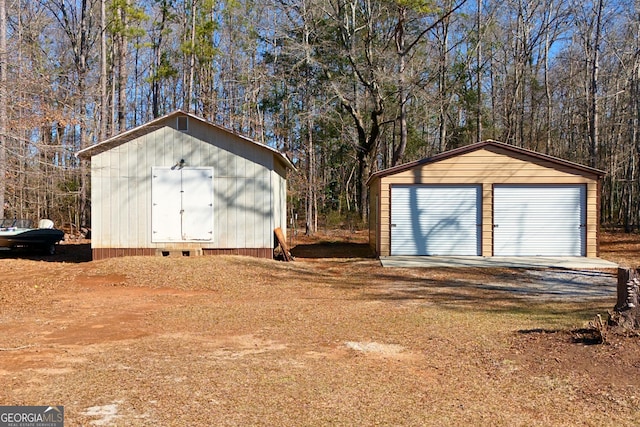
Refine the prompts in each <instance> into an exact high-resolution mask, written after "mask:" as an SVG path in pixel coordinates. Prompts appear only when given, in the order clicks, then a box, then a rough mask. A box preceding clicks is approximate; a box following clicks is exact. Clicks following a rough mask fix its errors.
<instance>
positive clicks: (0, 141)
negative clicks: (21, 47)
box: [0, 0, 8, 218]
mask: <svg viewBox="0 0 640 427" xmlns="http://www.w3.org/2000/svg"><path fill="white" fill-rule="evenodd" d="M7 121H8V120H7V11H6V2H5V0H0V218H4V196H5V191H6V182H7V181H6V179H5V175H6V171H7V148H6V144H7V139H8V138H7Z"/></svg>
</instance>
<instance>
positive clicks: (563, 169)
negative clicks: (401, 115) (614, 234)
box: [370, 143, 599, 257]
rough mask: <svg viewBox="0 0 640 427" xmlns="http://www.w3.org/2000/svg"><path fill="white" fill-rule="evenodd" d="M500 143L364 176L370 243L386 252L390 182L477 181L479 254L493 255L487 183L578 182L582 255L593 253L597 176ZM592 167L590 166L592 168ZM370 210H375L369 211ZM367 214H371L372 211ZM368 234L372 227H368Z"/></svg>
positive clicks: (595, 248) (490, 195) (490, 198)
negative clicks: (582, 198) (582, 189)
mask: <svg viewBox="0 0 640 427" xmlns="http://www.w3.org/2000/svg"><path fill="white" fill-rule="evenodd" d="M503 145H505V144H502V143H496V144H487V145H485V146H483V148H480V149H477V150H472V151H468V152H463V153H461V154H459V155H455V156H452V157H445V158H443V159H442V160H437V161H435V162H425V163H423V164H417V165H416V166H414V167H410V168H407V169H401V168H400V170H399V171H398V172H397V173H390V174H388V175H385V174H384V173H382V174H381V175H379V176H374V177H373V178H372V180H371V181H370V188H371V196H372V197H371V210H370V212H371V213H372V214H375V215H376V216H377V221H376V223H377V224H375V225H374V224H373V223H372V224H371V225H372V229H373V230H374V232H375V236H373V241H372V242H371V245H372V247H374V248H375V249H376V252H377V253H378V255H380V256H388V255H390V247H391V243H390V236H391V228H390V218H391V207H390V194H391V193H390V191H391V187H392V186H393V185H394V184H405V185H406V184H481V185H482V243H481V244H482V255H483V256H492V255H493V186H494V185H496V184H543V185H551V184H583V185H585V186H586V188H587V192H586V218H587V229H586V256H587V257H596V256H597V255H598V229H599V227H598V218H599V210H598V206H599V205H598V203H599V200H598V182H599V176H598V175H597V174H596V173H592V172H590V171H589V170H588V168H584V169H585V170H582V169H576V168H574V167H572V166H571V164H569V163H568V162H567V164H564V163H562V162H561V161H553V159H552V158H551V159H549V160H546V159H545V158H544V156H541V157H542V158H541V157H538V156H531V155H528V154H527V153H522V152H520V151H518V150H516V151H513V150H512V149H509V148H507V147H503ZM594 171H595V170H594ZM374 211H375V212H374ZM372 216H373V215H372ZM372 234H373V233H372Z"/></svg>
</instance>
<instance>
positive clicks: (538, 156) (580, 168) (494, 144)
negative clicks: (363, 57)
mask: <svg viewBox="0 0 640 427" xmlns="http://www.w3.org/2000/svg"><path fill="white" fill-rule="evenodd" d="M486 148H489V149H491V148H499V149H503V150H506V151H510V152H512V153H514V154H519V155H524V156H528V157H531V158H532V160H541V161H546V162H550V163H553V164H556V165H558V166H563V167H568V168H572V169H575V170H576V171H577V172H582V173H587V174H592V175H596V176H598V177H602V176H604V175H606V172H604V171H602V170H599V169H595V168H592V167H589V166H584V165H581V164H579V163H574V162H570V161H568V160H563V159H560V158H558V157H553V156H550V155H548V154H542V153H538V152H537V151H532V150H527V149H525V148H520V147H516V146H515V145H511V144H506V143H504V142H499V141H494V140H491V139H488V140H486V141H481V142H476V143H475V144H470V145H466V146H464V147H459V148H455V149H453V150H449V151H444V152H442V153H440V154H436V155H435V156H432V157H427V158H424V159H421V160H416V161H414V162H410V163H405V164H402V165H398V166H394V167H391V168H388V169H384V170H381V171H378V172H376V173H374V174H373V175H371V177H370V178H369V181H368V182H367V184H370V183H371V181H372V180H374V179H376V178H383V177H385V176H389V175H394V174H396V173H400V172H404V171H407V170H410V169H413V168H415V167H418V166H424V165H428V164H430V163H435V162H439V161H441V160H445V159H449V158H451V157H455V156H459V155H462V154H466V153H471V152H473V151H477V150H481V149H486Z"/></svg>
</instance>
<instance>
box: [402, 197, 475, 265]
mask: <svg viewBox="0 0 640 427" xmlns="http://www.w3.org/2000/svg"><path fill="white" fill-rule="evenodd" d="M480 194H481V187H480V186H476V185H473V186H449V185H406V186H405V185H394V186H393V187H392V188H391V255H480V234H481V233H480V228H481V218H480V197H481V196H480Z"/></svg>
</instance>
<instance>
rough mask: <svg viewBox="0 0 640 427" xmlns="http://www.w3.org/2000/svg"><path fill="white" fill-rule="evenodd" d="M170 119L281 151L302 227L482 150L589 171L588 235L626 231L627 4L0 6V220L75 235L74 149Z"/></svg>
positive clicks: (62, 0) (86, 219) (634, 122)
mask: <svg viewBox="0 0 640 427" xmlns="http://www.w3.org/2000/svg"><path fill="white" fill-rule="evenodd" d="M176 109H182V110H184V111H188V112H192V113H194V114H196V115H198V116H200V117H203V118H205V119H207V120H210V121H212V122H213V123H216V124H219V125H222V126H225V127H227V128H229V129H231V130H233V131H235V132H239V133H241V134H244V135H247V136H249V137H251V138H253V139H255V140H256V141H259V142H261V143H264V144H268V145H270V146H272V147H274V148H276V149H278V150H281V151H282V152H284V153H286V155H287V156H288V157H289V158H290V159H291V160H292V162H293V163H294V164H295V165H296V167H297V171H296V172H295V173H294V174H293V175H292V176H290V179H289V197H290V200H289V206H290V210H291V214H292V215H291V216H293V213H294V212H295V213H296V214H297V216H298V218H299V220H300V221H301V223H302V224H306V229H307V231H308V232H309V233H313V232H314V231H315V230H316V229H317V227H318V222H319V218H322V219H324V221H329V222H332V221H333V222H334V223H336V224H337V223H344V222H349V223H351V224H352V223H358V224H359V223H362V222H361V221H362V220H363V219H366V217H367V214H368V212H367V211H366V210H367V197H368V195H367V191H366V182H367V180H368V178H369V177H370V175H371V174H372V173H374V172H375V171H377V170H380V169H383V168H387V167H390V166H394V165H397V164H401V163H404V162H407V161H411V160H416V159H418V158H422V157H426V156H431V155H434V154H437V153H439V152H442V151H444V150H448V149H451V148H456V147H460V146H464V145H467V144H470V143H473V142H477V141H478V140H484V139H495V140H499V141H502V142H506V143H509V144H513V145H516V146H518V147H524V148H527V149H532V150H535V151H539V152H542V153H546V154H550V155H553V156H558V157H561V158H563V159H567V160H571V161H574V162H577V163H581V164H585V165H588V166H592V167H596V168H599V169H602V170H604V171H606V172H607V175H606V177H605V179H604V181H603V183H602V199H601V221H602V223H603V224H606V225H619V226H624V227H625V229H626V230H627V231H632V230H636V229H638V228H640V177H639V176H638V168H639V166H640V165H639V164H638V162H639V160H640V133H639V131H640V129H639V127H640V2H638V1H631V0H621V1H613V0H588V1H577V0H507V1H504V2H489V1H482V0H478V1H476V2H472V1H465V0H457V1H456V0H365V1H362V0H300V1H293V0H262V1H252V0H232V1H225V0H220V1H214V0H184V1H183V0H144V1H135V0H54V1H51V0H47V1H45V0H21V1H14V0H0V174H2V176H3V177H4V179H2V180H1V181H0V206H3V207H4V216H5V217H29V218H34V219H37V218H41V217H49V218H51V219H52V220H54V222H55V223H56V224H60V225H63V226H64V227H65V228H67V229H68V230H69V231H71V232H76V231H77V230H78V229H79V228H80V227H90V221H91V218H90V200H89V191H90V189H89V179H88V173H89V166H88V165H87V164H86V163H85V162H81V161H79V160H78V159H77V158H76V157H75V156H74V153H75V152H77V151H78V150H80V149H82V148H84V147H87V146H89V145H91V144H94V143H97V142H99V141H101V140H104V139H106V138H108V137H110V136H113V135H115V134H117V133H120V132H122V131H124V130H127V129H131V128H133V127H135V126H138V125H141V124H143V123H145V122H147V121H149V120H151V119H153V118H157V117H160V116H163V115H165V114H167V113H170V112H172V111H174V110H176Z"/></svg>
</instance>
